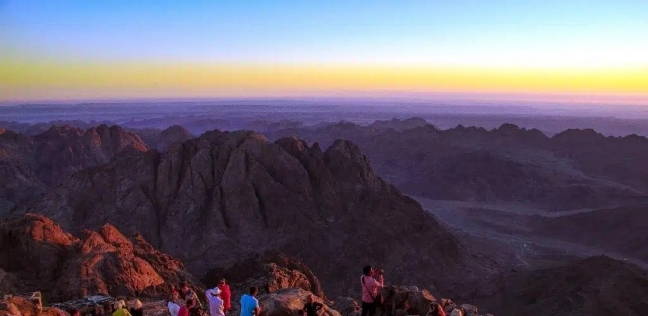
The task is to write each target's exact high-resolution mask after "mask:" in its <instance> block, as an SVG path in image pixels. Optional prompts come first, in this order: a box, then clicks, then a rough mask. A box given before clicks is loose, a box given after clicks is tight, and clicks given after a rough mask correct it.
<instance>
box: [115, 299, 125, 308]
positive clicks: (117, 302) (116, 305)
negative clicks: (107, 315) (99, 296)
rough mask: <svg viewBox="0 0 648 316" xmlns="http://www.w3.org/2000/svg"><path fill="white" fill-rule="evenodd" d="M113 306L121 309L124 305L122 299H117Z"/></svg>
mask: <svg viewBox="0 0 648 316" xmlns="http://www.w3.org/2000/svg"><path fill="white" fill-rule="evenodd" d="M113 307H114V308H115V310H117V309H121V308H122V307H124V305H123V304H122V303H121V301H116V302H115V304H114V305H113Z"/></svg>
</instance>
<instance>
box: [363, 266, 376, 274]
mask: <svg viewBox="0 0 648 316" xmlns="http://www.w3.org/2000/svg"><path fill="white" fill-rule="evenodd" d="M373 273H374V269H373V268H372V267H371V266H366V267H364V268H362V274H364V275H366V276H372V275H373Z"/></svg>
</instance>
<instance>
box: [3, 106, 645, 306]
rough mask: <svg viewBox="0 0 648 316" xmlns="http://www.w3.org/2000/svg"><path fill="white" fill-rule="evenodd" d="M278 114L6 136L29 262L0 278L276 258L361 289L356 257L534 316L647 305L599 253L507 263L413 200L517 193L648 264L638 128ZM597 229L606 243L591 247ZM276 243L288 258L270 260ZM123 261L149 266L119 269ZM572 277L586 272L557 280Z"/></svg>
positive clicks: (305, 277) (20, 244)
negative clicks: (208, 126) (609, 133)
mask: <svg viewBox="0 0 648 316" xmlns="http://www.w3.org/2000/svg"><path fill="white" fill-rule="evenodd" d="M284 123H285V124H284ZM284 123H282V124H278V125H272V124H265V125H263V126H264V128H268V130H267V131H266V132H265V133H264V134H265V135H264V134H260V133H258V132H253V131H232V132H227V131H219V130H213V131H209V132H206V133H204V134H202V135H200V136H198V137H194V136H193V135H192V134H191V133H190V132H189V131H188V129H185V128H183V127H181V126H173V127H171V128H169V129H167V130H158V129H124V128H122V127H119V126H110V127H109V126H107V125H99V126H97V127H89V128H87V129H82V128H78V127H71V126H53V127H50V128H49V129H47V130H46V131H45V132H43V133H40V134H36V135H31V136H30V135H24V134H20V133H16V132H12V131H10V130H4V131H3V132H2V133H0V166H1V169H0V173H1V174H0V175H1V176H2V179H6V180H5V181H2V183H0V193H1V194H0V198H1V200H0V211H1V212H2V214H3V216H4V217H5V219H4V220H3V222H2V223H0V249H3V253H13V254H16V253H18V254H21V255H20V256H18V257H10V256H3V257H2V260H0V269H2V270H4V274H2V275H3V276H6V277H3V278H2V280H0V284H6V285H7V287H10V288H11V287H14V288H23V289H32V288H34V286H35V285H34V282H35V281H34V280H38V279H39V278H42V277H44V276H46V277H47V283H46V286H45V287H46V289H47V291H48V293H50V295H51V296H52V297H57V298H68V297H72V296H74V295H78V293H77V292H74V293H71V292H61V290H60V289H61V288H63V287H64V288H67V289H72V288H73V289H79V290H81V289H86V291H96V290H103V291H108V292H111V293H128V294H132V293H152V294H155V293H158V292H159V291H161V289H162V287H163V286H165V285H164V284H167V283H169V282H172V283H173V282H177V281H179V280H191V282H193V283H194V284H197V283H198V281H196V280H198V279H202V280H203V281H205V283H211V282H213V281H210V280H213V279H214V278H215V276H217V275H222V274H224V273H225V274H227V273H230V274H231V275H233V276H239V278H240V279H244V278H245V277H243V276H247V274H245V273H247V272H245V273H242V272H240V270H238V271H239V272H237V270H236V267H237V265H240V264H242V263H243V262H247V263H246V266H250V267H256V266H259V264H261V261H262V262H266V261H267V262H272V263H273V264H275V265H277V266H266V265H263V269H266V270H267V271H273V272H272V273H285V275H288V276H291V278H297V279H299V280H301V281H299V282H292V281H290V282H288V281H286V282H283V281H282V282H275V283H273V284H292V285H291V286H293V285H294V286H297V287H300V288H302V289H304V290H308V291H313V292H319V291H322V293H327V295H331V296H332V297H337V296H356V295H357V294H358V290H359V289H358V284H356V283H357V277H358V276H359V275H360V268H361V267H362V266H364V265H365V264H367V263H372V264H374V265H376V266H380V267H383V268H385V269H386V270H387V271H388V277H389V278H388V280H389V282H390V283H391V282H393V283H391V284H415V285H418V286H421V287H425V288H428V289H430V290H431V291H432V292H433V293H435V294H437V293H440V294H442V295H444V296H446V297H448V296H449V297H455V298H460V299H464V300H474V301H475V302H479V304H480V305H481V306H486V307H487V308H488V309H490V310H493V311H498V312H499V313H500V314H501V315H520V313H523V314H530V315H543V314H542V313H536V314H534V311H537V310H538V309H541V307H542V306H547V310H550V311H552V312H551V313H550V314H555V315H580V314H579V313H585V312H589V313H591V312H595V311H597V310H599V311H601V310H603V311H605V312H604V313H603V314H605V315H613V314H610V313H611V311H610V312H608V310H607V309H601V307H600V306H601V304H604V302H608V303H610V304H613V305H614V306H617V305H618V306H626V307H627V308H626V309H622V308H621V307H619V308H617V309H614V310H616V311H624V312H626V314H628V315H635V314H636V315H639V314H637V313H639V310H640V309H641V308H640V307H642V306H645V305H644V304H645V302H643V301H642V300H641V299H640V294H641V293H642V292H641V290H637V291H638V292H636V293H638V294H637V295H630V296H623V295H620V294H619V295H617V294H615V292H614V291H612V290H610V289H609V288H608V286H610V285H609V284H614V286H615V287H624V288H628V289H641V288H642V286H644V285H645V284H646V280H647V277H646V275H645V272H643V271H642V270H641V268H639V267H636V266H634V265H632V264H630V263H624V262H622V261H617V260H614V259H610V258H607V257H597V258H590V259H583V260H581V261H575V262H563V263H562V264H561V265H559V266H556V267H551V268H546V269H540V270H535V269H531V270H524V271H517V272H515V271H511V266H510V261H511V260H513V259H514V257H515V256H516V254H515V253H514V252H512V251H509V250H507V249H504V248H502V247H500V246H498V245H495V244H493V245H491V244H489V243H490V242H489V241H486V240H481V241H480V242H479V243H472V242H471V239H470V238H466V237H465V236H463V235H462V234H461V233H459V232H457V231H456V230H455V229H454V228H453V227H450V225H448V224H447V223H444V222H443V221H441V220H440V219H439V218H438V217H436V216H435V215H433V214H430V212H428V211H427V210H426V209H424V208H423V207H422V205H421V204H420V203H419V202H418V201H417V200H415V199H413V198H411V197H409V196H407V195H405V194H410V195H412V196H415V197H425V198H428V199H433V200H455V201H467V202H476V203H491V204H492V203H500V202H501V203H509V202H515V203H524V204H526V205H529V206H531V207H534V208H537V209H540V210H542V211H543V213H542V215H538V214H534V215H532V216H528V217H525V223H526V226H525V229H526V230H525V232H524V233H521V235H528V236H535V235H537V236H553V237H556V238H559V239H562V240H565V241H572V242H580V243H583V244H587V245H590V246H594V247H601V248H604V249H608V250H611V251H617V252H621V253H624V254H628V255H630V256H632V257H633V258H640V259H645V258H646V257H645V256H646V253H645V251H644V250H645V249H643V248H642V247H641V246H640V244H639V243H640V242H641V241H642V240H643V239H644V238H643V235H645V234H643V235H642V232H643V231H645V225H644V224H642V223H643V222H645V221H643V219H642V214H643V211H644V210H645V208H644V205H645V204H644V203H646V201H647V200H648V198H647V197H648V194H647V192H648V182H647V180H646V179H648V178H647V177H646V176H647V175H648V169H647V168H645V167H644V166H643V164H641V163H640V162H641V161H643V160H642V159H643V158H646V157H648V140H647V139H646V138H644V137H640V136H636V135H632V136H626V137H605V136H603V135H600V134H598V133H596V132H595V131H593V130H568V131H565V132H562V133H559V134H557V135H555V136H552V137H548V136H546V135H544V134H543V133H542V132H540V131H538V130H526V129H523V128H519V127H517V126H514V125H510V124H505V125H503V126H501V127H499V128H497V129H493V130H485V129H483V128H474V127H463V126H458V127H456V128H453V129H449V130H441V129H438V128H436V127H434V126H432V125H430V124H428V123H427V122H426V121H425V120H422V119H420V118H412V119H408V120H390V121H377V122H375V123H373V124H370V125H368V126H360V125H357V124H353V123H344V122H342V123H333V124H320V125H317V126H303V125H300V124H288V123H287V122H284ZM286 127H287V128H286ZM570 212H573V214H572V213H570ZM563 213H568V214H566V215H565V214H563ZM552 214H553V215H552ZM605 235H608V236H609V235H614V238H610V239H609V240H608V241H606V242H601V240H600V238H601V236H605ZM126 236H131V237H126ZM273 251H274V252H279V253H282V254H285V256H287V257H286V258H288V259H281V258H283V257H281V256H280V257H276V256H274V257H264V254H267V253H269V252H273ZM35 253H38V254H39V255H37V256H35V255H34V254H35ZM282 256H283V255H282ZM12 258H16V259H12ZM137 258H139V259H137ZM259 258H262V259H259ZM277 258H279V259H277ZM291 258H298V260H299V262H297V261H293V260H294V259H291ZM259 260H261V261H259ZM102 262H105V263H102ZM170 263H173V264H171V265H170V266H169V264H170ZM134 264H135V265H139V266H137V267H135V266H133V265H134ZM264 264H265V263H264ZM23 265H25V266H30V267H33V268H30V269H25V268H21V266H23ZM142 267H151V271H149V272H147V271H148V270H147V269H148V268H146V269H144V268H142ZM169 267H172V268H169ZM287 267H289V268H287ZM605 267H607V268H605ZM115 269H117V270H119V269H122V270H129V269H132V270H134V271H140V272H141V273H143V276H142V277H137V278H136V281H133V280H121V279H117V280H114V278H113V277H111V276H114V275H119V274H120V273H118V272H115V271H116V270H115ZM249 269H253V268H249ZM285 269H288V270H298V271H299V273H297V272H294V273H293V272H285V271H284V270H285ZM579 269H584V271H582V273H581V272H578V271H579ZM266 270H264V271H266ZM79 271H86V272H84V273H80V272H79ZM246 271H247V270H246ZM282 271H283V272H282ZM605 271H608V272H609V273H607V272H605ZM604 272H605V273H604ZM156 275H157V276H156ZM282 275H283V274H282ZM314 275H317V282H315V281H314V280H315V279H314ZM590 275H595V276H596V278H594V277H589V276H590ZM254 278H257V279H258V278H259V277H258V276H254ZM254 278H253V279H254ZM263 278H265V277H263ZM571 278H578V279H574V280H582V282H581V281H573V282H571V281H567V282H563V283H561V282H562V281H561V280H572V279H571ZM70 280H72V281H70ZM66 282H67V283H66ZM241 282H246V281H245V280H242V281H241ZM300 282H301V283H300ZM21 283H22V284H21ZM245 284H248V283H245ZM317 284H321V288H320V285H317ZM3 286H4V285H3ZM286 286H287V285H286ZM279 287H281V286H279ZM585 289H587V290H585ZM597 289H600V291H603V292H597V291H598V290H597ZM147 291H148V292H147ZM607 291H609V292H607ZM601 293H605V294H601ZM322 295H323V294H322ZM533 299H535V300H533ZM579 300H580V301H579ZM607 300H609V301H607ZM509 301H514V302H515V303H509ZM546 302H551V304H557V306H558V307H551V306H549V305H550V303H546ZM547 304H549V305H547ZM570 304H571V305H570ZM552 306H553V305H552ZM568 311H572V312H573V313H571V314H569V313H568ZM561 312H564V314H561ZM500 314H498V315H500Z"/></svg>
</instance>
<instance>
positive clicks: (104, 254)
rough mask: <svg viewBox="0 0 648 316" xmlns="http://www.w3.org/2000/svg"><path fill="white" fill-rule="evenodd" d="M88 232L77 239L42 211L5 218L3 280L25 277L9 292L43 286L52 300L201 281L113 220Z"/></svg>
mask: <svg viewBox="0 0 648 316" xmlns="http://www.w3.org/2000/svg"><path fill="white" fill-rule="evenodd" d="M83 235H84V237H83V238H76V237H74V236H73V235H71V234H69V233H66V232H65V231H63V230H62V229H61V228H60V227H59V226H58V225H57V224H55V223H54V222H53V221H52V220H50V219H48V218H46V217H43V216H40V215H33V214H27V215H23V216H19V217H15V218H11V219H5V220H3V221H2V222H0V268H2V269H3V270H4V271H5V274H6V276H5V277H4V278H3V283H7V282H9V281H11V280H19V281H20V282H19V283H16V282H13V284H12V286H11V288H7V289H6V291H7V292H22V291H42V292H43V293H44V295H45V297H46V298H47V299H48V300H49V301H57V300H59V301H60V300H66V299H71V298H76V297H81V296H84V295H88V294H93V293H106V294H111V295H114V296H118V295H145V296H146V295H149V296H150V295H158V294H160V293H162V292H163V291H165V290H166V289H167V285H168V284H170V283H173V284H177V283H179V282H181V281H188V282H190V283H192V284H199V283H198V282H197V281H196V280H195V279H194V277H193V276H192V275H191V274H189V273H188V272H186V271H185V269H184V265H183V264H182V262H180V261H179V260H177V259H175V258H173V257H171V256H169V255H167V254H164V253H161V252H159V251H157V250H155V249H154V248H153V247H152V246H151V245H150V244H149V243H147V242H146V241H145V240H144V239H143V238H142V236H140V235H134V236H132V237H130V238H127V237H125V236H124V235H122V234H121V233H120V232H119V231H118V230H117V229H116V228H115V227H113V226H111V225H108V224H107V225H104V226H102V227H101V228H100V229H99V230H98V231H89V230H86V231H84V233H83ZM5 280H7V281H5Z"/></svg>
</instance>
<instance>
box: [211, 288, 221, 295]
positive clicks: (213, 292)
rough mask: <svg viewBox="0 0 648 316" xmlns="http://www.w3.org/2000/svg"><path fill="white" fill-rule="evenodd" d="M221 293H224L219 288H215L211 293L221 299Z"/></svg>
mask: <svg viewBox="0 0 648 316" xmlns="http://www.w3.org/2000/svg"><path fill="white" fill-rule="evenodd" d="M221 292H222V291H221V289H220V288H218V287H215V288H214V289H213V290H212V291H211V293H212V295H213V296H219V297H220V295H221Z"/></svg>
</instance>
